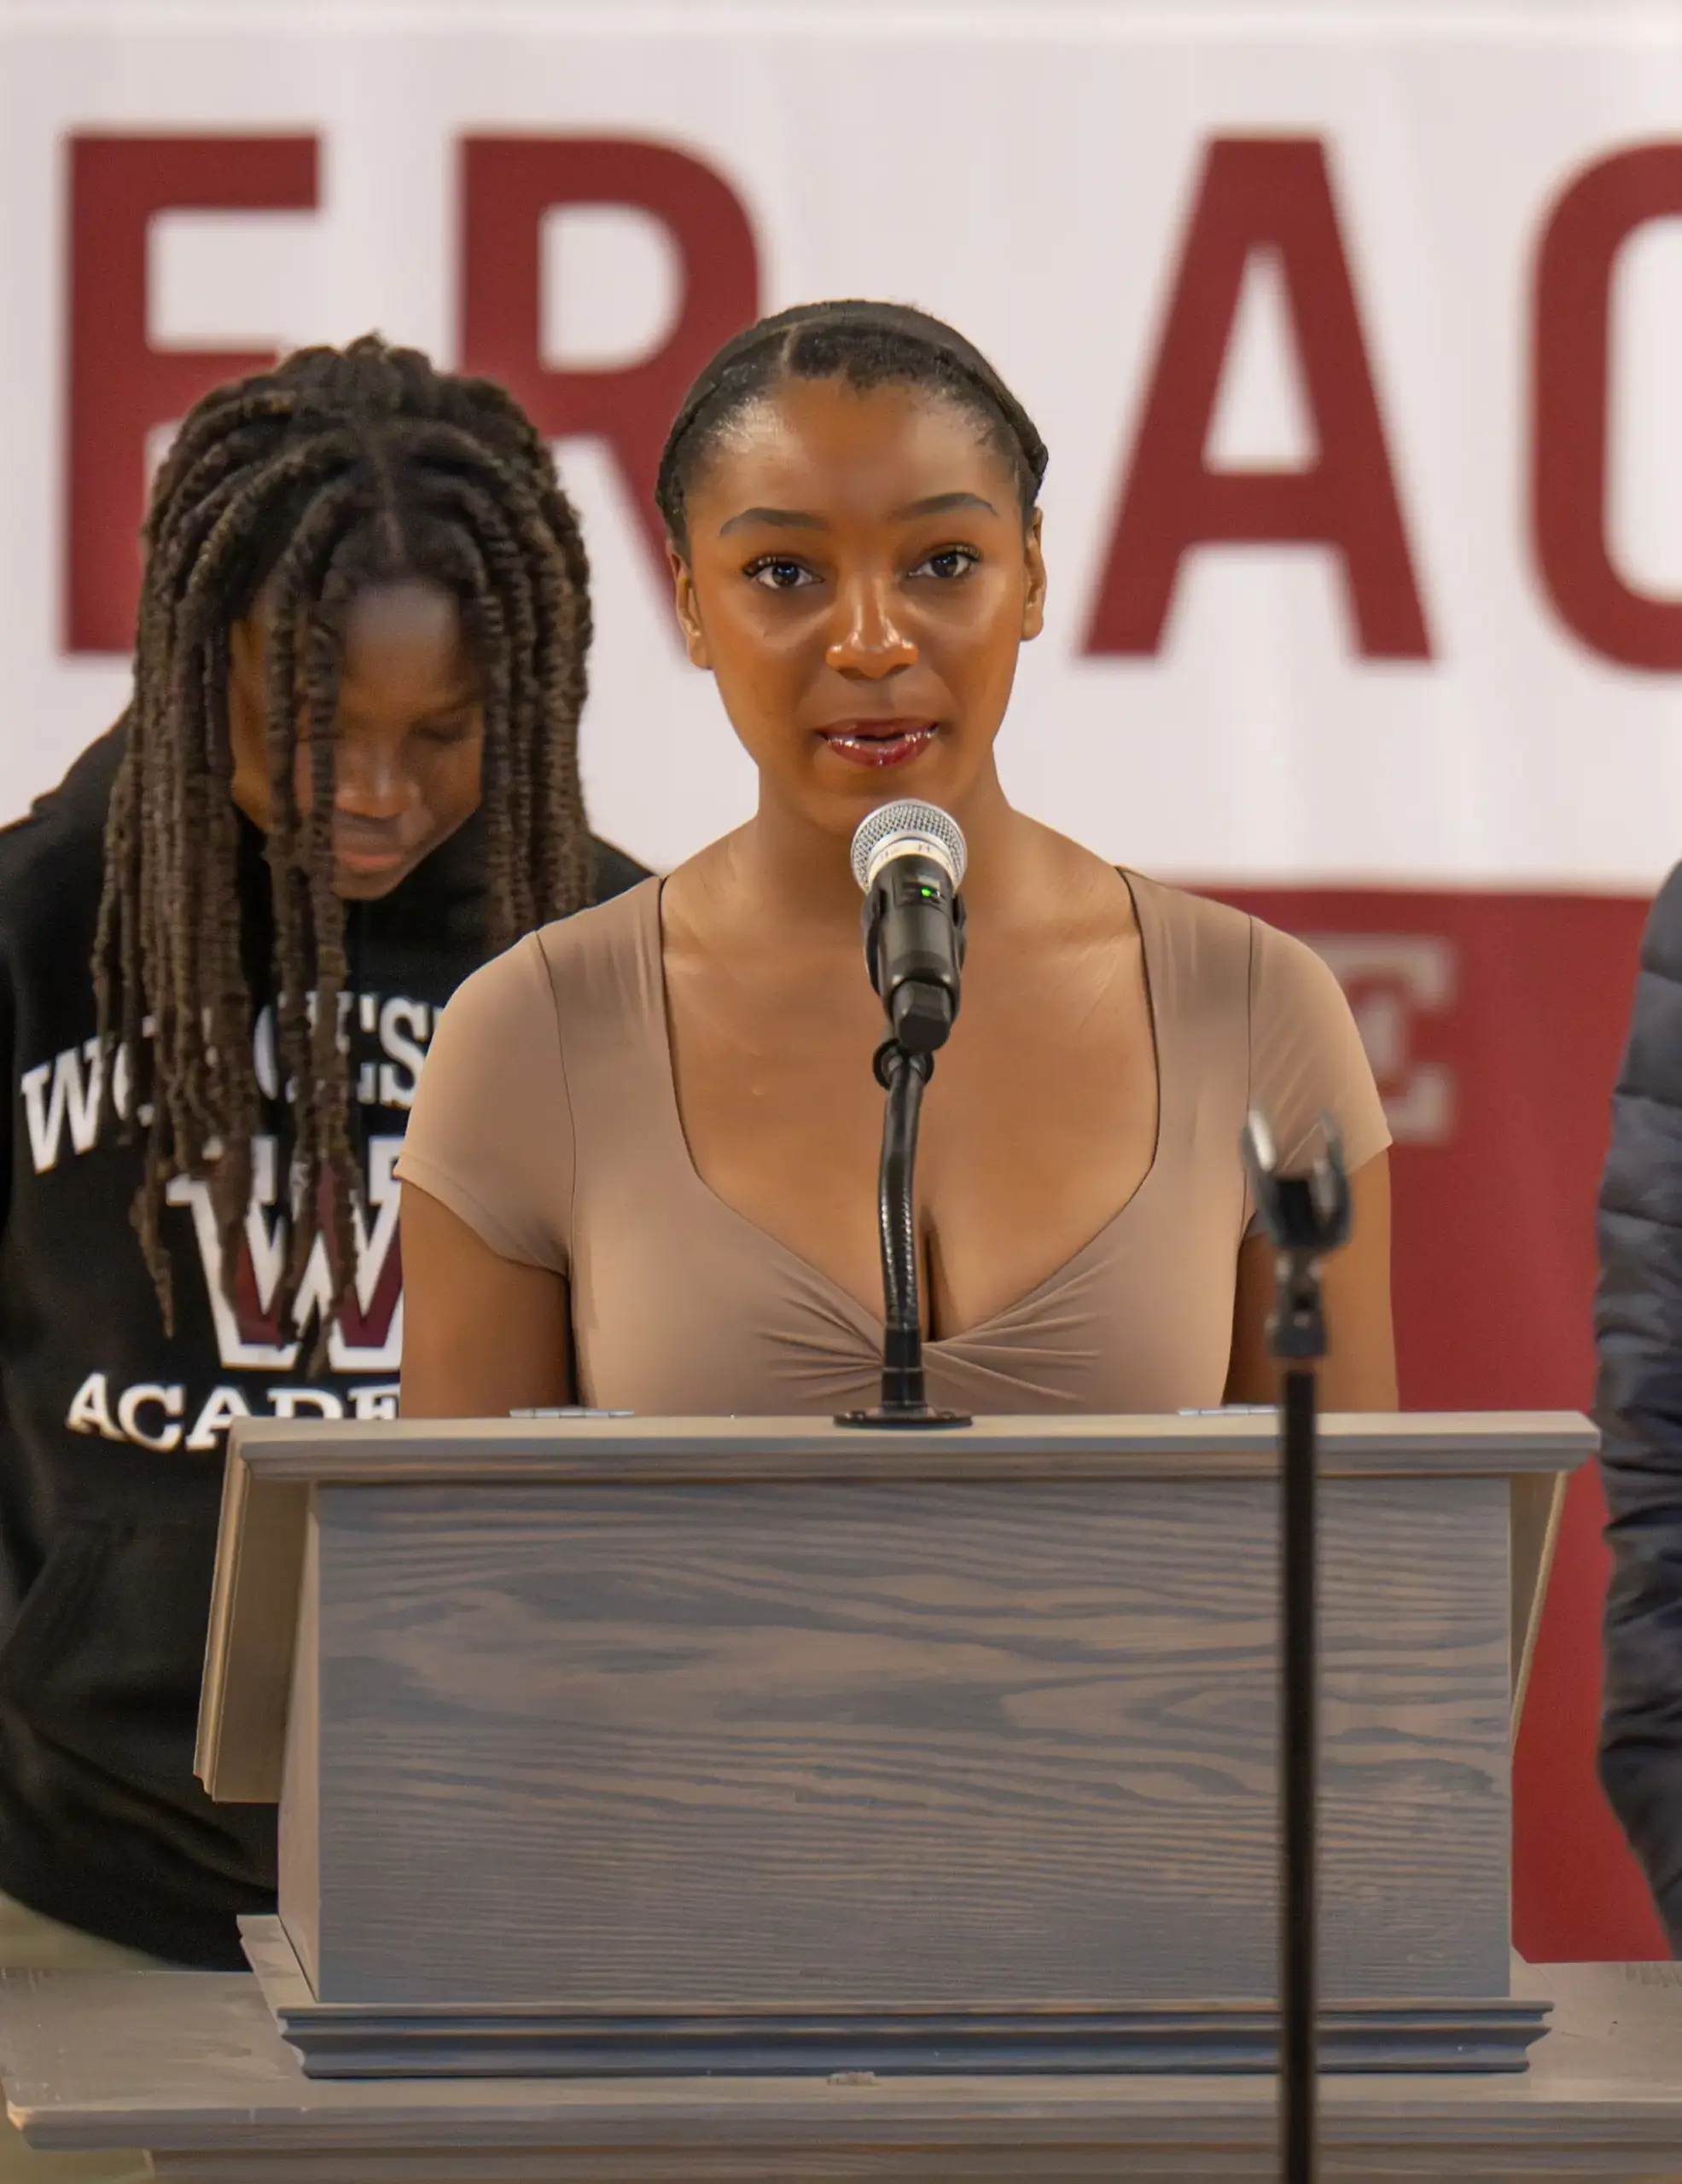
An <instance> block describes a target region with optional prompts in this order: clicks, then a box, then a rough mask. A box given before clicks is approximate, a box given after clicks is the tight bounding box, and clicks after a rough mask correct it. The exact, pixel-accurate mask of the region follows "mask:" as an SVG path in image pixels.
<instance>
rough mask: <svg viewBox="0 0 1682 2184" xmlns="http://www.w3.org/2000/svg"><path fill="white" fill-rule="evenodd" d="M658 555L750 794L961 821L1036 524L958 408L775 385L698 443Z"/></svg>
mask: <svg viewBox="0 0 1682 2184" xmlns="http://www.w3.org/2000/svg"><path fill="white" fill-rule="evenodd" d="M685 513H686V516H687V520H688V531H689V537H688V541H687V543H686V546H685V547H684V549H682V550H681V551H680V550H679V549H677V548H675V547H674V548H673V549H672V555H671V559H672V573H673V576H674V578H675V580H676V584H677V604H678V621H679V623H680V624H681V626H682V629H683V632H684V640H685V642H686V643H687V645H688V648H689V654H690V659H692V660H693V661H694V662H695V665H696V666H697V667H705V668H709V669H710V670H711V671H712V672H713V676H714V677H716V679H717V682H718V685H719V694H720V696H721V697H722V698H723V700H724V702H725V709H726V711H727V712H729V714H730V720H731V722H732V723H734V725H735V728H736V734H737V735H739V736H740V737H741V739H742V743H743V745H744V746H746V748H747V750H748V753H749V755H750V756H751V757H752V758H753V759H754V763H755V764H756V765H757V766H758V767H759V769H760V782H761V793H762V797H764V796H765V795H767V794H768V795H771V796H774V797H775V798H777V799H778V800H781V801H783V802H786V803H788V804H791V805H792V806H793V807H794V808H795V809H796V810H799V811H800V812H801V813H803V814H804V815H805V816H806V817H808V818H809V819H811V820H812V821H814V822H816V823H817V824H818V825H819V826H821V827H822V828H824V830H825V831H826V832H829V833H833V834H849V833H850V832H851V831H852V829H853V827H854V826H856V825H857V823H858V820H859V819H860V818H861V817H862V816H864V813H865V812H866V811H867V810H870V809H871V808H873V807H874V806H875V805H876V804H881V803H882V802H884V801H885V800H886V799H888V798H889V797H893V796H912V795H915V796H921V797H926V798H927V799H928V800H929V801H930V802H931V803H934V804H940V805H941V806H942V807H944V808H945V809H946V810H952V811H954V812H956V813H957V814H959V815H960V816H961V815H962V813H963V809H964V806H965V804H966V803H967V802H968V801H969V799H970V796H971V793H972V792H973V791H974V790H975V787H976V786H977V784H978V783H981V782H988V783H990V782H991V781H992V778H993V775H992V745H993V739H994V737H995V736H996V735H998V728H999V723H1000V722H1001V721H1002V720H1003V719H1004V709H1005V706H1006V705H1007V704H1008V703H1009V701H1010V686H1011V683H1012V681H1013V679H1014V677H1015V675H1016V653H1017V650H1018V648H1019V647H1020V646H1021V642H1022V641H1023V639H1024V638H1026V637H1033V636H1038V634H1039V628H1040V621H1041V614H1042V609H1043V605H1044V599H1045V565H1044V562H1043V561H1042V560H1041V557H1040V551H1039V519H1038V516H1037V515H1036V516H1035V518H1034V520H1033V523H1032V525H1031V526H1029V527H1028V528H1027V530H1026V531H1025V530H1024V526H1023V522H1022V516H1021V502H1020V501H1019V499H1018V496H1017V489H1016V478H1015V475H1014V473H1013V471H1012V468H1011V466H1010V463H1009V462H1007V461H1006V460H1005V459H1004V456H1002V455H1000V454H999V453H998V450H996V449H994V448H993V447H992V446H990V445H989V444H987V439H985V437H984V435H983V432H982V429H981V426H980V425H979V423H978V422H977V421H976V419H975V417H974V416H973V415H970V413H969V411H968V410H966V409H965V408H963V406H962V405H961V404H957V403H955V402H953V401H952V400H950V399H948V398H945V397H943V396H940V395H930V394H928V393H927V392H922V391H920V390H918V389H917V388H916V387H913V386H894V385H888V386H881V387H877V388H874V389H872V390H870V392H864V393H861V392H857V391H855V390H854V389H853V388H852V387H850V386H847V383H846V381H845V380H838V379H837V380H798V379H794V380H784V381H783V382H782V383H781V384H780V385H779V386H777V387H776V388H775V389H773V390H772V391H771V392H770V393H769V394H768V395H767V396H766V397H765V399H764V400H763V401H761V402H760V403H757V404H755V405H754V407H753V408H752V409H751V410H748V411H746V412H745V413H744V414H743V415H742V416H741V417H740V418H739V419H738V420H737V421H736V422H735V423H734V425H732V427H730V429H729V431H728V433H726V435H725V438H724V439H723V440H722V441H721V442H720V443H719V444H717V445H716V446H715V447H714V448H713V450H712V451H711V453H710V455H709V456H708V457H707V461H706V462H704V463H703V465H702V466H701V470H700V472H699V474H698V475H697V476H696V478H695V480H694V482H693V484H692V485H691V486H690V489H689V491H688V493H687V495H686V497H685Z"/></svg>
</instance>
